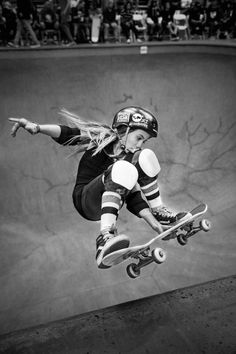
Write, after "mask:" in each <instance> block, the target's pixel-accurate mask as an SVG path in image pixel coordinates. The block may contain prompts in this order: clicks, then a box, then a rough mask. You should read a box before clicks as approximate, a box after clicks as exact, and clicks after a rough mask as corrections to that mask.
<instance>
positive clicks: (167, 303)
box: [0, 276, 236, 354]
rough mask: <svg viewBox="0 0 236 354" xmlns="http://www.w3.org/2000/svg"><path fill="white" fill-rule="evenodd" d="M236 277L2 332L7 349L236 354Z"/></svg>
mask: <svg viewBox="0 0 236 354" xmlns="http://www.w3.org/2000/svg"><path fill="white" fill-rule="evenodd" d="M235 294H236V276H234V277H228V278H224V279H220V280H217V281H211V282H208V283H204V284H201V285H197V286H193V287H190V288H185V289H180V290H175V291H172V292H168V293H165V294H161V295H156V296H153V297H148V298H144V299H142V300H136V301H131V302H128V303H124V304H121V305H117V306H114V307H109V308H106V309H104V310H97V311H94V312H90V313H87V314H84V315H80V316H75V317H72V318H69V319H65V320H63V321H58V322H53V323H49V324H47V325H43V326H40V327H35V328H31V329H28V330H25V331H23V330H22V331H19V332H15V333H12V334H9V335H5V336H1V337H0V353H4V354H20V353H22V354H28V353H30V354H54V353H55V354H59V353H62V354H65V353H68V354H69V353H79V354H85V353H86V354H102V353H107V354H112V353H120V354H123V353H124V354H128V353H133V354H137V353H153V354H154V353H155V354H156V353H165V354H171V353H173V354H176V353H181V354H185V353H186V354H189V353H192V354H198V353H205V354H213V353H214V354H233V353H235V351H236V338H235V333H236V304H235Z"/></svg>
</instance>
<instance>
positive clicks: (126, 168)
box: [111, 160, 138, 190]
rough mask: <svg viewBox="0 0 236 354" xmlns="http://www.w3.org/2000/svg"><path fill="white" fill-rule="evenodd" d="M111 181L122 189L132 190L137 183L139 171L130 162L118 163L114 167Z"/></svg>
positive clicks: (122, 161)
mask: <svg viewBox="0 0 236 354" xmlns="http://www.w3.org/2000/svg"><path fill="white" fill-rule="evenodd" d="M111 179H112V181H113V182H115V183H117V184H120V185H121V186H122V187H125V188H127V189H128V190H131V189H133V188H134V186H135V184H136V183H137V180H138V171H137V169H136V167H135V166H134V165H132V164H131V163H130V162H128V161H125V160H121V161H117V162H115V163H114V165H113V166H112V170H111Z"/></svg>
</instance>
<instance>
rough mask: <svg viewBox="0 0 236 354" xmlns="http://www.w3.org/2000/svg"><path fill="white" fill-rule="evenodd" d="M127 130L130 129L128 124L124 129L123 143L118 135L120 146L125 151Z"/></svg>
mask: <svg viewBox="0 0 236 354" xmlns="http://www.w3.org/2000/svg"><path fill="white" fill-rule="evenodd" d="M129 131H130V127H129V126H128V127H127V129H126V132H125V135H124V143H122V142H121V138H120V137H119V139H120V143H121V145H120V147H121V149H122V150H124V151H125V152H127V150H126V142H127V138H128V134H129Z"/></svg>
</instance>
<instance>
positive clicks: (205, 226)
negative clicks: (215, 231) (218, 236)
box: [199, 219, 211, 232]
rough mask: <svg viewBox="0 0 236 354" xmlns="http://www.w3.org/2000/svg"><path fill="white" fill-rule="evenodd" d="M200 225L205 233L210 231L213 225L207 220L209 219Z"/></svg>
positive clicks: (202, 221)
mask: <svg viewBox="0 0 236 354" xmlns="http://www.w3.org/2000/svg"><path fill="white" fill-rule="evenodd" d="M199 225H200V228H201V229H202V230H203V231H205V232H207V231H209V230H210V228H211V223H210V221H209V220H207V219H203V220H201V221H200V223H199Z"/></svg>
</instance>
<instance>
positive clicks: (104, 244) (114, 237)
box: [96, 230, 130, 268]
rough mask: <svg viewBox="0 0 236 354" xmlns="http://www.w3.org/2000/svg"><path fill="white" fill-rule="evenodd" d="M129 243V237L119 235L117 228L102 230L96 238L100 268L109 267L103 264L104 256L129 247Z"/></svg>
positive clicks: (97, 259)
mask: <svg viewBox="0 0 236 354" xmlns="http://www.w3.org/2000/svg"><path fill="white" fill-rule="evenodd" d="M129 244H130V240H129V238H128V237H127V236H126V235H118V234H117V231H116V230H115V231H113V230H105V231H102V232H101V234H100V235H99V236H98V237H97V240H96V246H97V252H96V261H97V265H98V268H109V267H108V266H104V265H103V264H102V260H103V258H104V257H105V256H106V255H108V254H109V253H112V252H114V251H117V250H119V249H122V248H127V247H129Z"/></svg>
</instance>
